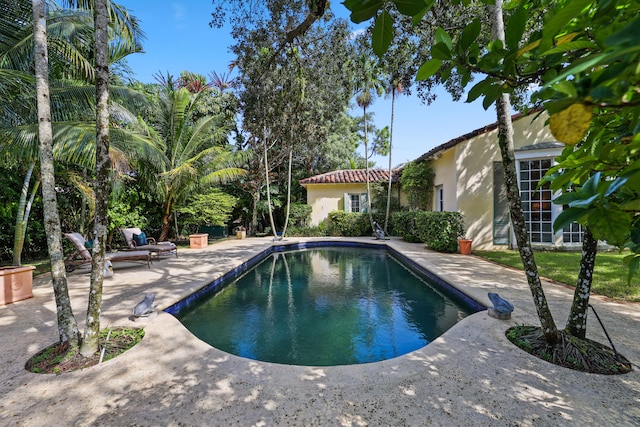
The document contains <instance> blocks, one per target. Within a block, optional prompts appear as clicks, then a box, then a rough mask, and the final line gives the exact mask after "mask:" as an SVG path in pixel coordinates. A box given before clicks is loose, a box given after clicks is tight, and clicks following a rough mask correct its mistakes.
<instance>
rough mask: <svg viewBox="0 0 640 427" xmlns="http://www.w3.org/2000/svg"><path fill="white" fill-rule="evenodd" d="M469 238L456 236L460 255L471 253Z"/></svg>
mask: <svg viewBox="0 0 640 427" xmlns="http://www.w3.org/2000/svg"><path fill="white" fill-rule="evenodd" d="M471 242H472V240H471V239H467V238H465V236H464V235H462V236H459V237H458V246H459V247H460V253H461V254H462V255H471Z"/></svg>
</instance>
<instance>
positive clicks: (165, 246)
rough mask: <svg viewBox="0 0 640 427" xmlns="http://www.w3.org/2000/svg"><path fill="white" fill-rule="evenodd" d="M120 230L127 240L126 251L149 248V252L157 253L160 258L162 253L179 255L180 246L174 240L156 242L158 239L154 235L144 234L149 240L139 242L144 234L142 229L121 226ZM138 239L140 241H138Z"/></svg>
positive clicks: (145, 238)
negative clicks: (145, 242)
mask: <svg viewBox="0 0 640 427" xmlns="http://www.w3.org/2000/svg"><path fill="white" fill-rule="evenodd" d="M120 232H121V233H122V237H124V241H125V247H124V250H125V251H138V250H147V251H149V252H152V253H155V254H156V257H157V258H160V255H171V254H175V256H176V258H177V257H178V248H177V247H176V245H175V243H172V242H158V243H156V239H154V238H153V237H147V236H146V235H145V236H144V239H143V241H144V240H146V241H147V244H146V245H142V244H140V245H139V244H138V243H139V242H140V240H139V239H140V238H141V237H136V236H142V234H143V233H142V230H140V229H139V228H136V227H131V228H121V229H120ZM136 240H138V242H136Z"/></svg>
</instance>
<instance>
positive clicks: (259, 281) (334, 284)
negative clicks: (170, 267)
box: [167, 245, 481, 366]
mask: <svg viewBox="0 0 640 427" xmlns="http://www.w3.org/2000/svg"><path fill="white" fill-rule="evenodd" d="M284 249H287V248H281V250H284ZM274 250H276V252H275V253H273V254H271V255H268V256H267V257H266V258H264V259H258V260H254V264H257V265H255V266H254V268H251V269H250V270H249V271H247V272H246V273H245V274H243V275H242V276H241V277H239V278H237V280H235V281H233V282H232V283H229V282H231V281H229V280H227V281H223V282H221V283H217V284H212V285H214V286H211V289H209V290H208V291H206V292H201V294H202V295H200V296H199V297H197V298H192V300H191V301H190V302H188V303H184V304H181V305H180V306H179V307H177V308H173V309H172V310H170V309H168V310H167V311H169V312H171V313H172V314H174V315H176V317H178V319H180V321H181V322H182V323H183V324H184V325H185V326H186V327H187V328H188V329H189V330H190V331H191V332H192V333H193V334H194V335H196V336H197V337H199V338H200V339H202V340H203V341H205V342H207V343H209V344H210V345H212V346H214V347H216V348H218V349H220V350H223V351H226V352H229V353H232V354H235V355H238V356H242V357H247V358H250V359H255V360H261V361H268V362H276V363H286V364H294V365H309V366H331V365H347V364H357V363H368V362H375V361H379V360H385V359H389V358H393V357H397V356H400V355H403V354H406V353H409V352H411V351H413V350H416V349H418V348H421V347H423V346H424V345H426V344H428V343H429V342H430V341H432V340H433V339H435V338H437V337H438V336H439V335H441V334H442V333H443V332H444V331H446V330H447V329H449V328H450V327H451V326H453V325H454V324H455V323H457V322H458V321H459V320H461V319H462V318H464V317H466V316H467V315H468V314H470V313H473V312H475V311H478V310H479V309H481V308H479V307H475V306H473V304H470V303H469V301H463V300H461V299H460V298H456V297H455V296H452V295H448V293H447V292H446V291H444V290H443V289H442V287H441V284H438V283H435V282H434V281H431V280H429V279H427V278H425V277H422V276H421V275H418V274H417V273H416V272H415V271H413V270H412V269H410V268H409V267H407V265H405V264H403V263H402V262H400V261H399V260H398V259H396V256H394V255H393V254H392V253H391V252H390V251H388V250H385V249H380V248H379V247H378V248H375V249H374V248H371V247H362V245H360V246H359V247H355V248H354V247H350V248H344V247H336V246H335V245H332V246H331V247H324V248H314V249H308V250H302V251H283V252H280V251H277V250H278V248H275V249H274ZM396 255H397V254H396ZM205 294H208V295H205Z"/></svg>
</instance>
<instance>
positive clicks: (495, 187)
mask: <svg viewBox="0 0 640 427" xmlns="http://www.w3.org/2000/svg"><path fill="white" fill-rule="evenodd" d="M546 118H547V116H546V115H545V114H542V115H539V116H538V114H537V113H533V114H530V115H522V114H517V115H514V116H513V128H514V137H513V138H514V148H515V157H516V169H517V173H518V185H519V187H520V194H521V197H522V204H523V209H524V212H525V219H526V221H527V226H528V229H529V234H530V238H531V242H532V244H533V245H534V246H545V247H556V248H559V247H576V246H577V247H580V245H581V239H582V229H581V227H580V225H579V224H572V225H571V226H570V227H567V228H565V229H564V230H560V231H558V232H557V233H554V232H553V221H554V220H555V219H556V217H557V216H558V215H559V214H560V213H561V212H562V206H559V205H555V204H553V203H552V200H553V199H554V197H556V195H555V194H553V192H552V191H551V190H550V189H549V185H548V184H547V185H545V186H544V187H543V188H541V189H539V190H537V189H536V188H537V185H538V181H539V180H540V178H541V177H542V176H544V174H545V173H546V172H547V170H549V168H550V167H551V166H552V165H553V164H554V158H555V157H557V156H558V155H560V153H561V152H562V150H563V149H564V145H563V144H561V143H559V142H557V141H556V140H555V139H554V138H553V135H552V134H551V131H550V130H549V127H548V126H547V125H546V124H545V120H546ZM497 128H498V126H497V123H494V124H491V125H488V126H485V127H483V128H480V129H476V130H474V131H472V132H469V133H467V134H465V135H462V136H460V137H457V138H454V139H452V140H450V141H447V142H445V143H444V144H441V145H439V146H437V147H435V148H434V149H432V150H430V151H428V152H427V153H425V154H423V155H422V156H420V157H419V158H418V159H416V161H426V162H429V163H430V165H431V167H432V168H433V169H434V172H435V179H434V185H435V191H434V197H433V210H434V211H458V212H461V213H462V214H463V215H464V218H465V226H466V227H465V228H466V230H467V231H466V237H467V238H468V239H472V240H473V248H474V249H488V250H499V249H506V248H509V247H511V246H512V244H513V245H515V243H514V238H513V233H512V228H511V224H510V219H509V206H508V201H507V197H506V189H505V185H504V173H503V169H502V161H501V157H500V152H499V148H498V142H497V138H498V129H497ZM397 173H398V175H400V170H398V171H397ZM372 176H375V179H376V180H380V179H385V180H386V179H387V178H388V175H386V171H381V170H376V171H375V172H374V173H372ZM383 177H384V178H383ZM372 181H373V179H372ZM300 183H301V184H302V185H303V186H304V187H305V188H306V189H307V203H308V204H309V205H311V206H312V209H313V212H312V224H318V223H319V222H320V221H321V220H322V219H324V218H326V216H327V214H328V213H329V212H330V211H332V210H345V211H352V210H354V206H358V203H357V202H358V201H360V206H362V204H363V202H362V197H363V196H362V193H364V194H365V198H366V189H365V185H364V178H363V175H362V171H357V170H355V171H335V172H329V173H326V174H323V175H317V176H314V177H310V178H306V179H304V180H302V181H300ZM397 191H400V190H397ZM402 200H403V201H404V202H401V204H406V199H405V198H403V199H402ZM350 202H351V206H350ZM356 209H357V208H356Z"/></svg>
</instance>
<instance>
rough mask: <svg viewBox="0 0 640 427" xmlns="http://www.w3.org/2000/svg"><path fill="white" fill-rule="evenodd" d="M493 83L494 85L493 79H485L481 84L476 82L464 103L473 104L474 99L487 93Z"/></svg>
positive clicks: (494, 80)
mask: <svg viewBox="0 0 640 427" xmlns="http://www.w3.org/2000/svg"><path fill="white" fill-rule="evenodd" d="M495 83H496V79H494V78H493V77H487V78H486V79H484V80H482V81H481V82H478V83H477V84H476V85H475V86H473V87H472V88H471V90H470V91H469V95H468V96H467V100H466V102H473V101H475V100H476V99H478V97H480V95H484V94H486V93H488V92H489V88H490V87H491V86H493V85H494V84H495Z"/></svg>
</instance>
